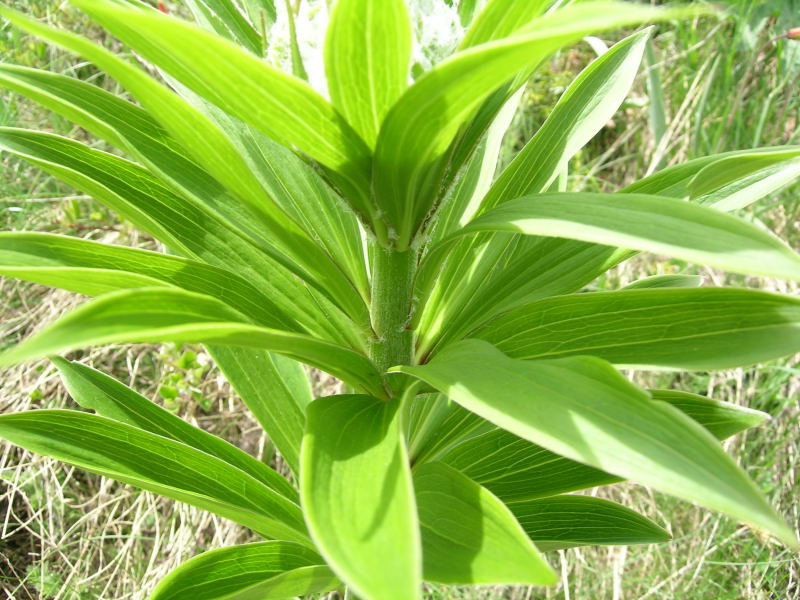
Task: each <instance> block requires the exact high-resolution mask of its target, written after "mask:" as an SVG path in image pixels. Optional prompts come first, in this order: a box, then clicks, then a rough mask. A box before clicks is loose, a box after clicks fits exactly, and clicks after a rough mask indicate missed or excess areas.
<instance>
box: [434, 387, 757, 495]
mask: <svg viewBox="0 0 800 600" xmlns="http://www.w3.org/2000/svg"><path fill="white" fill-rule="evenodd" d="M650 393H651V395H652V397H653V399H655V400H662V401H664V402H667V403H669V404H671V405H672V406H674V407H675V408H678V409H679V410H681V411H682V412H683V413H685V414H686V415H688V416H689V417H691V418H692V419H693V420H695V421H697V422H698V423H699V424H700V425H702V426H703V427H704V428H705V429H707V430H708V431H709V432H710V433H711V434H712V435H713V436H714V437H716V438H717V439H719V440H723V439H725V438H727V437H730V436H732V435H734V434H736V433H739V432H740V431H744V430H745V429H748V428H750V427H755V426H756V425H759V424H760V423H762V422H764V420H765V419H768V418H769V415H767V414H765V413H762V412H760V411H756V410H751V409H748V408H744V407H742V406H737V405H735V404H730V403H728V402H721V401H719V400H712V399H710V398H706V397H704V396H697V395H696V394H689V393H687V392H674V391H664V390H651V391H650ZM443 425H448V424H447V423H445V424H443ZM455 428H456V429H458V428H459V426H458V424H456V425H455ZM445 431H447V432H448V433H449V434H450V435H451V436H453V435H455V432H454V431H452V428H448V429H447V430H445ZM434 433H439V432H438V430H437V431H436V432H434ZM467 435H469V430H467V431H464V434H462V439H463V442H462V443H461V444H459V445H458V446H455V447H453V448H452V449H451V450H450V451H449V452H446V453H445V454H444V455H441V454H439V456H441V458H440V460H441V461H442V462H444V463H446V464H449V465H451V466H452V467H453V468H455V469H457V470H458V471H461V472H462V473H464V474H465V475H467V476H468V477H470V478H471V479H473V480H474V481H476V482H477V483H479V484H480V485H482V486H484V487H486V488H487V489H489V490H490V491H491V492H492V493H494V494H496V495H497V497H498V498H500V499H501V500H502V501H503V502H506V503H508V504H510V503H513V502H520V501H523V500H531V499H533V498H541V497H545V496H552V495H555V494H563V493H564V492H572V491H575V490H583V489H587V488H591V487H596V486H599V485H607V484H610V483H616V482H619V481H622V479H621V478H619V477H615V476H614V475H610V474H608V473H605V472H603V471H600V470H598V469H595V468H592V467H588V466H586V465H584V464H581V463H579V462H575V461H574V460H570V459H568V458H564V457H563V456H559V455H558V454H555V453H554V452H550V451H549V450H546V449H544V448H542V447H541V446H537V445H536V444H532V443H531V442H529V441H527V440H525V439H522V438H520V437H517V436H515V435H514V434H512V433H509V432H508V431H505V430H504V429H499V428H496V429H494V430H493V431H488V432H484V433H482V434H481V435H479V436H474V437H466V436H467ZM433 456H434V457H436V456H437V454H433Z"/></svg>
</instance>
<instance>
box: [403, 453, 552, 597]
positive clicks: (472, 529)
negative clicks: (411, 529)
mask: <svg viewBox="0 0 800 600" xmlns="http://www.w3.org/2000/svg"><path fill="white" fill-rule="evenodd" d="M414 491H415V493H416V497H417V509H418V512H419V524H420V528H421V531H422V556H423V572H424V576H425V579H426V580H427V581H437V582H439V583H451V584H469V585H479V584H492V583H502V584H512V583H516V584H534V585H548V584H552V583H555V582H556V581H557V577H556V575H555V573H553V571H552V570H551V569H550V567H549V566H547V563H545V562H544V560H542V557H541V556H540V555H539V552H537V550H536V547H535V546H534V545H533V544H532V543H531V541H530V540H529V539H528V538H527V537H526V535H525V532H524V531H523V530H522V528H521V527H520V525H519V523H517V521H516V519H515V518H514V516H513V515H512V514H511V512H510V511H509V510H508V508H506V507H505V506H504V505H503V503H502V502H500V501H499V500H498V499H497V498H495V497H494V496H493V495H492V494H491V493H490V492H488V491H487V490H485V489H483V488H482V487H481V486H479V485H478V484H476V483H474V482H473V481H470V480H469V479H468V478H467V477H465V476H464V475H461V474H460V473H459V472H458V471H456V470H454V469H452V468H450V467H448V466H447V465H444V464H442V463H436V462H432V463H427V464H424V465H422V466H421V467H419V468H418V469H416V470H415V471H414Z"/></svg>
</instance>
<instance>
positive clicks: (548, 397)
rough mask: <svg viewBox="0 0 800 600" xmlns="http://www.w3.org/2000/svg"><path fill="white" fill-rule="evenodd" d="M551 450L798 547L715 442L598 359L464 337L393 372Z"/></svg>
mask: <svg viewBox="0 0 800 600" xmlns="http://www.w3.org/2000/svg"><path fill="white" fill-rule="evenodd" d="M393 370H395V371H400V372H403V373H408V374H411V375H414V376H415V377H418V378H419V379H422V380H423V381H425V382H427V383H429V384H430V385H432V386H434V387H436V388H437V389H439V390H440V391H441V392H442V393H444V394H447V395H448V396H449V397H450V398H451V399H452V400H454V401H456V402H458V403H459V404H461V405H462V406H464V407H465V408H468V409H469V410H471V411H473V412H477V413H478V414H479V415H481V416H482V417H484V418H485V419H487V420H489V421H491V422H493V423H494V424H495V425H497V426H498V427H502V428H504V429H507V430H509V431H510V432H512V433H514V434H515V435H518V436H520V437H523V438H525V439H527V440H529V441H531V442H533V443H535V444H539V445H541V446H543V447H544V448H547V449H548V450H550V451H551V452H555V453H557V454H560V455H562V456H564V457H566V458H571V459H572V460H576V461H579V462H582V463H584V464H586V465H589V466H592V467H595V468H597V469H601V470H604V471H607V472H609V473H613V474H614V475H617V476H619V477H625V478H627V479H632V480H634V481H637V482H639V483H642V484H644V485H648V486H651V487H653V488H654V489H656V490H659V491H662V492H665V493H667V494H671V495H673V496H677V497H679V498H683V499H685V500H690V501H692V502H697V503H698V504H701V505H703V506H706V507H708V508H711V509H715V510H718V511H720V512H723V513H726V514H729V515H731V516H733V517H736V518H738V519H740V520H742V521H744V522H746V523H749V524H751V525H754V526H756V527H759V528H762V529H764V530H766V531H769V532H770V533H772V534H773V535H775V536H776V537H777V538H779V539H780V540H781V541H783V542H785V543H787V544H789V545H791V546H796V545H797V540H796V539H795V536H794V534H793V533H792V531H791V530H790V529H789V528H788V527H787V526H786V524H785V523H784V522H783V520H782V519H781V517H780V516H779V515H778V514H777V513H776V512H775V511H774V509H773V508H772V507H770V505H769V504H768V503H767V501H766V500H765V499H764V498H763V497H762V495H761V493H760V492H759V491H758V489H757V488H756V487H755V485H754V484H753V483H752V482H751V481H750V480H749V479H748V478H747V476H746V475H745V474H744V472H743V471H742V470H741V469H740V468H739V467H738V466H736V463H734V462H733V460H732V459H731V458H730V457H729V456H728V455H727V454H725V452H724V451H723V450H722V448H721V447H720V445H719V444H718V443H717V441H716V440H715V439H714V437H713V436H712V435H711V434H710V433H708V431H706V430H705V429H703V428H702V427H701V426H700V425H698V424H697V423H695V422H694V421H693V420H692V419H690V418H689V417H687V416H686V415H684V414H683V413H682V412H681V411H679V410H678V409H676V408H674V407H672V406H670V405H669V404H667V403H663V402H652V401H651V400H650V399H649V397H648V396H647V394H646V393H645V392H644V391H643V390H641V389H639V388H637V387H636V386H634V385H633V384H631V383H630V382H629V381H628V380H627V379H625V378H624V377H623V376H622V375H620V374H619V373H618V372H617V371H615V370H614V369H613V368H612V367H611V365H609V364H608V363H606V362H604V361H602V360H599V359H597V358H593V357H585V356H581V357H570V358H562V359H556V360H538V361H520V360H514V359H511V358H508V357H507V356H505V355H504V354H503V353H501V352H500V351H498V350H497V349H496V348H494V347H493V346H492V345H491V344H489V343H487V342H484V341H480V340H467V341H463V342H458V343H456V344H453V345H452V346H450V347H448V348H447V349H446V350H445V351H443V352H442V353H441V354H439V355H437V356H436V357H435V358H434V359H433V360H432V361H431V362H430V363H429V364H427V365H423V366H418V367H409V366H404V367H394V368H393Z"/></svg>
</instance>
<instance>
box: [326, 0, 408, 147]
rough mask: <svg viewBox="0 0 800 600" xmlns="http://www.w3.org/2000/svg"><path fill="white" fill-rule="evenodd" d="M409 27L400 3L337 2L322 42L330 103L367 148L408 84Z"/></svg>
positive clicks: (389, 0)
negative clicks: (325, 36)
mask: <svg viewBox="0 0 800 600" xmlns="http://www.w3.org/2000/svg"><path fill="white" fill-rule="evenodd" d="M410 60H411V24H410V23H409V19H408V9H407V8H406V3H405V0H381V2H374V1H373V0H338V2H336V4H335V6H334V9H333V14H332V15H331V20H330V24H329V25H328V34H327V38H326V40H325V74H326V76H327V79H328V90H329V91H330V95H331V101H332V102H333V105H334V106H335V107H336V108H338V109H339V110H340V111H341V113H342V114H343V115H344V116H345V117H346V118H347V120H348V121H349V122H350V124H351V125H352V126H353V128H354V129H355V130H356V131H357V132H358V133H359V134H361V137H362V138H363V139H364V141H366V142H367V144H368V145H369V146H370V147H374V146H375V140H376V139H377V137H378V131H379V130H380V127H381V123H382V122H383V118H384V116H386V112H387V111H388V110H389V108H390V107H391V106H392V104H394V103H395V101H396V100H397V99H398V98H399V97H400V95H401V94H402V93H403V90H404V89H405V88H406V85H407V84H408V76H409V63H410Z"/></svg>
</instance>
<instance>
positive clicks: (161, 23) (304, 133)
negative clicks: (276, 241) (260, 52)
mask: <svg viewBox="0 0 800 600" xmlns="http://www.w3.org/2000/svg"><path fill="white" fill-rule="evenodd" d="M72 2H73V3H74V4H75V5H76V6H78V7H79V8H81V9H82V10H85V11H86V12H87V13H88V14H89V15H91V16H92V17H93V18H95V19H96V20H97V21H98V22H100V23H101V24H102V25H103V26H105V27H107V28H108V30H109V31H111V32H112V33H113V34H114V35H116V36H118V37H119V38H120V39H121V40H123V41H124V42H126V43H127V44H129V45H130V46H131V47H132V48H133V49H134V50H136V51H137V52H139V53H140V54H141V55H142V56H144V57H145V58H147V59H148V60H150V61H152V62H153V63H154V64H156V65H158V66H159V67H161V68H163V69H164V70H165V71H166V72H167V73H169V74H170V75H172V76H173V77H175V78H176V79H177V80H178V81H180V82H181V83H183V84H184V85H186V86H188V87H189V88H191V89H193V90H194V91H195V92H197V93H198V94H200V95H201V96H203V97H205V98H206V99H208V100H210V101H212V102H213V103H214V104H216V105H217V106H219V107H220V108H222V109H223V110H225V111H226V112H228V113H230V114H232V115H234V116H236V117H238V118H240V119H241V120H242V121H244V122H246V123H250V124H251V125H253V126H254V127H256V128H258V129H260V130H261V131H263V132H264V133H265V134H267V135H268V136H270V137H271V138H273V139H275V140H277V141H279V142H281V143H284V144H286V145H289V146H295V147H296V148H297V149H298V150H300V151H301V152H304V153H306V154H308V155H309V156H311V157H312V158H314V159H316V160H318V161H319V162H320V163H322V164H323V165H325V166H327V167H330V168H331V169H333V170H334V171H337V172H338V173H340V174H341V176H342V177H344V178H345V180H346V181H347V182H348V183H349V184H350V186H352V189H353V190H355V191H361V192H362V194H360V195H356V196H349V197H348V199H349V200H351V201H353V202H355V203H356V206H355V208H356V209H358V210H359V211H360V212H362V213H364V214H366V215H370V214H371V213H372V209H371V207H370V206H368V205H367V204H366V200H365V199H364V196H363V192H364V191H365V190H366V189H367V188H366V186H367V181H368V173H369V171H368V169H369V150H368V148H367V146H366V144H364V142H363V141H362V140H361V139H360V138H359V136H358V134H356V133H355V132H354V131H353V129H352V128H351V127H350V126H349V125H348V124H347V123H346V122H345V120H344V119H343V118H342V117H341V115H339V114H338V113H337V112H336V110H335V109H334V108H333V107H332V106H331V105H330V104H328V103H327V102H326V101H325V99H324V98H322V96H320V95H319V94H317V93H316V92H315V91H314V90H313V89H312V88H311V87H310V86H308V84H306V83H305V82H303V81H302V80H300V79H297V78H295V77H292V76H291V75H287V74H285V73H283V72H281V71H278V70H276V69H273V68H272V67H270V66H268V65H267V64H266V63H265V62H263V61H261V60H259V59H258V58H256V57H254V56H252V55H250V54H248V53H247V52H244V51H242V50H240V49H239V48H237V47H236V46H235V45H233V44H231V43H230V42H228V41H227V40H224V39H222V38H219V37H217V36H215V35H213V34H211V33H208V32H206V31H203V30H202V29H198V28H197V27H195V26H194V25H191V24H189V23H185V22H183V21H179V20H177V19H173V18H171V17H168V16H166V15H163V14H159V13H157V12H156V11H138V10H131V9H127V8H123V7H120V6H117V5H115V4H113V3H112V2H108V1H107V0H103V1H97V0H91V1H90V2H86V1H85V0H72ZM348 191H349V190H348Z"/></svg>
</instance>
